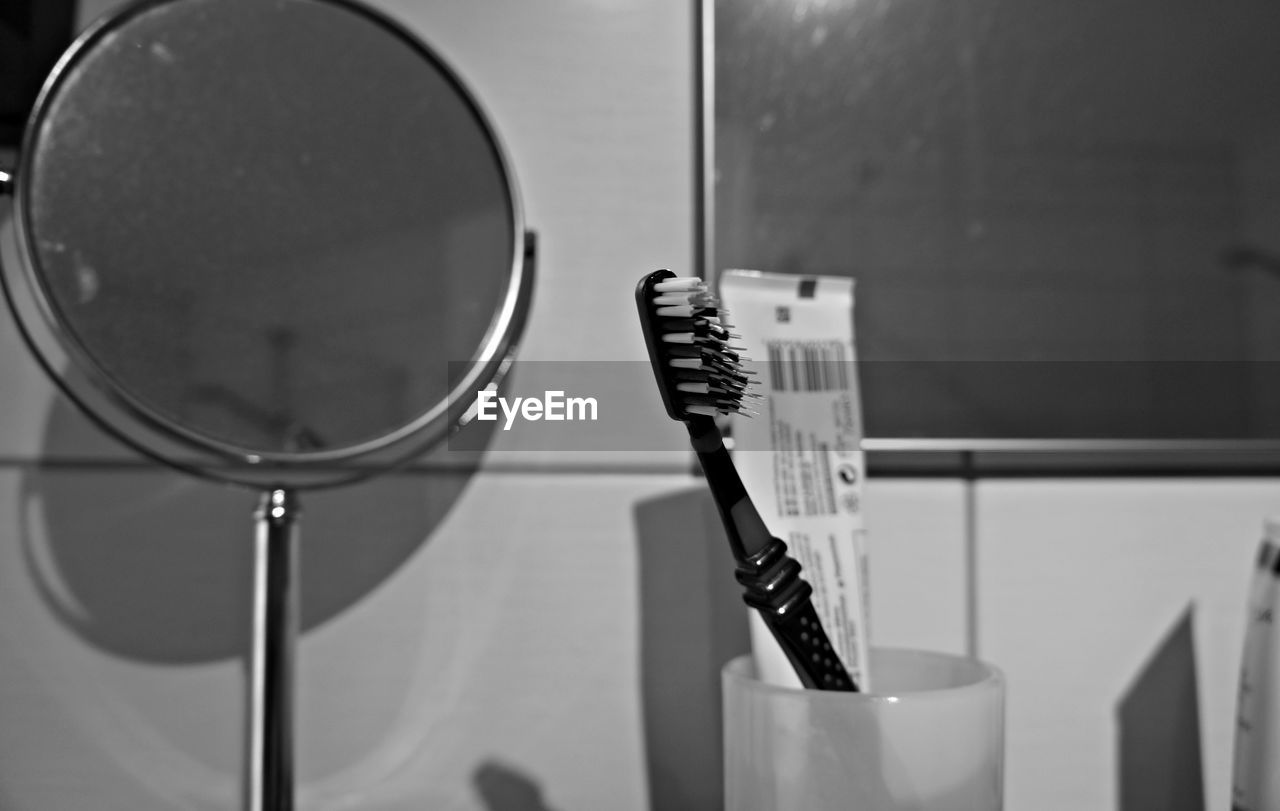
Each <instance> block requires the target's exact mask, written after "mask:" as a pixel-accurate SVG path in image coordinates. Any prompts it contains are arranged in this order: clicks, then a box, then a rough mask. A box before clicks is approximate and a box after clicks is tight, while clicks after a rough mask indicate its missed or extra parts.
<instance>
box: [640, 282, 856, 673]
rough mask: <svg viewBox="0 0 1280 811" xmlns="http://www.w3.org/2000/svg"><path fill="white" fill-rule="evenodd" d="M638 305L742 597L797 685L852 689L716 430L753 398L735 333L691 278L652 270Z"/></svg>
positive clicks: (795, 569) (808, 591)
mask: <svg viewBox="0 0 1280 811" xmlns="http://www.w3.org/2000/svg"><path fill="white" fill-rule="evenodd" d="M636 306H637V307H638V308H639V310H640V326H641V329H643V330H644V340H645V344H646V345H647V346H648V349H649V360H650V362H651V363H652V365H653V374H654V377H655V378H656V379H657V381H658V391H659V392H660V393H661V394H662V403H663V405H665V406H666V409H667V414H668V415H670V416H671V418H672V419H674V420H678V421H680V422H683V423H684V424H685V427H686V428H688V430H689V442H690V444H691V445H692V446H693V450H694V451H695V452H696V453H697V455H698V462H699V463H700V464H701V465H702V470H703V473H705V474H706V478H707V485H708V486H709V487H710V489H711V495H712V497H713V498H714V499H715V502H716V507H717V509H718V510H719V511H720V520H721V521H722V522H723V524H724V528H725V533H726V534H727V535H728V538H729V547H730V548H731V549H732V550H733V557H734V560H735V561H737V569H736V571H735V573H734V574H735V575H736V577H737V580H738V583H740V584H741V585H742V586H743V587H744V593H743V598H742V599H743V601H744V602H746V604H747V605H749V606H751V607H752V608H754V609H756V610H757V611H759V612H760V616H761V617H763V618H764V622H765V624H766V625H767V626H768V627H769V630H770V631H771V632H772V633H773V636H774V638H775V639H777V640H778V644H779V645H780V646H781V647H782V650H783V652H784V653H785V654H786V656H787V659H788V660H789V661H790V662H791V665H792V667H793V668H794V669H795V671H796V675H797V676H799V677H800V683H801V684H803V685H804V686H805V687H807V688H811V689H818V690H844V691H856V690H857V689H858V686H857V685H856V684H854V682H853V680H852V679H850V678H849V674H848V672H847V671H846V670H845V668H844V665H843V664H842V663H841V662H840V657H839V656H838V655H837V654H836V651H835V650H834V649H833V648H832V646H831V640H830V639H829V638H828V637H827V634H826V632H825V631H824V630H823V628H822V623H821V622H820V621H819V619H818V612H817V611H816V610H815V609H814V606H813V601H812V600H811V599H810V598H811V595H812V594H813V587H812V586H810V585H809V583H808V582H807V581H806V580H805V579H804V578H803V577H801V570H800V564H799V562H797V561H796V560H795V558H793V557H791V556H790V555H788V554H787V545H786V544H785V543H783V542H782V540H780V539H778V538H775V537H773V535H772V534H771V533H770V532H769V529H768V528H767V527H766V526H765V524H764V520H763V519H762V518H761V517H760V514H759V513H758V512H757V511H756V508H755V505H754V504H753V503H752V501H751V497H750V496H749V495H748V494H747V490H746V488H745V487H744V486H743V484H742V479H741V478H740V477H739V476H738V470H737V468H736V467H735V466H734V464H733V459H732V458H731V457H730V456H729V452H728V451H727V450H726V449H725V447H724V438H723V437H722V436H721V434H720V429H719V428H718V427H717V426H716V417H717V416H719V415H728V414H734V413H739V412H742V411H743V402H744V400H746V399H747V398H748V397H750V396H751V395H750V394H749V393H748V391H747V388H748V385H749V380H750V378H749V377H748V376H747V374H746V372H745V371H744V370H743V369H742V359H741V358H740V357H739V356H738V353H737V352H736V351H735V350H734V349H733V348H732V347H731V346H730V345H729V341H730V340H731V339H732V338H734V337H736V336H734V335H733V334H732V333H731V332H730V331H729V329H730V325H729V324H728V323H726V322H725V320H724V317H723V316H724V312H723V311H722V310H721V309H720V308H719V304H718V302H717V300H716V298H715V296H714V295H713V294H712V293H711V292H710V291H709V290H708V289H707V286H706V284H705V283H703V281H702V280H701V279H699V278H697V277H696V276H685V277H679V276H676V275H675V274H674V273H672V272H671V271H669V270H658V271H655V272H653V273H650V274H648V275H647V276H645V277H644V278H643V279H641V280H640V283H639V284H638V285H637V286H636Z"/></svg>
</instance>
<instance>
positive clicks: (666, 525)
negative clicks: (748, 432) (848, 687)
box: [634, 487, 750, 811]
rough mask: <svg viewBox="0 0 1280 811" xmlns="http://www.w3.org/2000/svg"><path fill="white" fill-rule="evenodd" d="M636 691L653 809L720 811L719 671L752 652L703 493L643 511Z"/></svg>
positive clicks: (647, 505) (638, 511) (728, 559)
mask: <svg viewBox="0 0 1280 811" xmlns="http://www.w3.org/2000/svg"><path fill="white" fill-rule="evenodd" d="M634 518H635V526H636V545H637V550H636V552H637V555H636V557H637V560H638V561H639V569H640V626H641V627H640V668H641V674H640V681H641V701H642V708H643V712H644V737H645V755H646V761H647V766H648V785H649V803H650V807H652V808H655V809H662V811H685V810H686V809H688V811H699V810H700V809H708V808H723V807H724V779H723V756H722V750H721V737H722V727H721V703H720V669H721V668H722V667H723V666H724V664H725V663H726V662H728V661H729V660H730V659H732V658H734V657H735V656H738V655H740V654H743V653H747V652H748V651H749V650H750V640H749V637H748V631H747V608H746V606H745V605H743V602H742V588H741V587H740V586H739V585H738V583H737V581H736V580H734V577H733V567H734V562H733V556H732V555H731V554H730V552H729V545H728V542H727V541H726V540H725V537H724V529H723V527H722V526H721V524H720V520H719V518H718V516H717V514H716V509H715V505H714V502H712V500H711V497H710V495H709V494H708V493H707V491H706V488H703V487H699V488H698V489H696V490H689V491H685V492H681V493H674V494H671V495H667V496H661V497H659V498H654V499H650V500H648V501H643V502H640V503H639V504H637V505H636V507H635V510H634Z"/></svg>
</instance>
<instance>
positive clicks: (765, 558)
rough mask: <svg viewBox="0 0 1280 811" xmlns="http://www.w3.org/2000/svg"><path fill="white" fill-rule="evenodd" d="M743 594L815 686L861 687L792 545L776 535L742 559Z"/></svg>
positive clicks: (805, 679)
mask: <svg viewBox="0 0 1280 811" xmlns="http://www.w3.org/2000/svg"><path fill="white" fill-rule="evenodd" d="M735 574H736V576H737V579H738V582H739V583H741V584H742V585H743V586H745V587H746V591H745V593H744V594H743V595H742V599H743V601H744V602H746V604H747V605H749V606H751V607H752V608H754V609H756V610H758V611H759V612H760V615H761V616H762V617H763V618H764V621H765V624H766V625H768V626H769V630H770V631H771V632H772V633H773V636H774V638H775V639H776V640H777V641H778V644H779V646H781V647H782V650H783V653H785V654H786V656H787V659H788V660H790V662H791V666H792V667H793V668H794V669H795V671H796V675H797V676H799V678H800V682H801V683H802V684H803V685H804V686H805V687H808V688H810V689H815V690H844V691H857V689H858V686H857V685H856V684H855V683H854V682H853V679H851V678H849V673H848V671H846V670H845V668H844V665H843V664H842V663H841V661H840V657H839V655H838V654H837V653H836V651H835V648H834V647H833V646H832V645H831V640H830V639H829V638H828V637H827V633H826V631H825V630H824V629H823V627H822V621H821V620H820V619H819V618H818V612H817V610H816V609H815V608H814V606H813V600H812V599H811V595H812V594H813V587H812V586H810V585H809V583H808V582H806V581H805V579H804V578H803V577H801V576H800V564H799V563H798V562H797V561H796V559H795V558H793V557H791V556H790V555H788V554H787V545H786V544H785V543H783V542H782V541H781V540H779V539H777V538H771V539H770V540H769V543H768V544H767V545H766V546H765V547H764V549H762V550H761V551H760V553H759V554H756V555H752V556H751V557H749V558H746V559H744V560H741V561H739V563H738V568H737V571H736V572H735Z"/></svg>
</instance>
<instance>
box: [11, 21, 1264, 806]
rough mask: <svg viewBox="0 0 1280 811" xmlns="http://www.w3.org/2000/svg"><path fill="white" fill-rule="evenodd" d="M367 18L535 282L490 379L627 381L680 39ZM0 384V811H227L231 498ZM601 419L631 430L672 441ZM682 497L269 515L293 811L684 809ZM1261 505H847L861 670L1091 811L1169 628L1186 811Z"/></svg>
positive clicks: (376, 503)
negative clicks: (443, 109)
mask: <svg viewBox="0 0 1280 811" xmlns="http://www.w3.org/2000/svg"><path fill="white" fill-rule="evenodd" d="M381 5H383V7H384V8H386V10H387V11H389V12H390V13H392V14H394V15H396V16H398V17H399V18H401V19H402V20H404V21H405V22H406V23H408V24H409V25H410V26H412V27H413V28H414V29H415V30H417V31H418V32H419V33H421V34H422V35H423V36H424V38H426V39H427V40H428V41H429V42H431V43H432V44H433V45H434V46H435V47H437V48H438V49H439V50H440V51H441V52H442V53H443V54H444V55H445V56H446V58H448V59H449V60H450V61H451V62H452V63H453V64H454V65H455V66H456V67H457V68H458V70H459V72H460V73H461V74H462V75H463V77H464V78H465V79H466V80H467V81H468V82H469V83H470V84H471V85H472V86H473V88H474V89H475V90H476V92H477V94H478V95H479V96H480V98H481V99H482V100H483V101H484V102H485V104H486V106H487V108H488V110H489V112H490V114H491V115H492V116H493V118H494V120H495V122H496V125H497V128H498V130H499V131H500V133H501V134H502V135H503V137H504V139H505V140H506V142H507V146H508V149H509V150H510V152H511V154H512V158H513V163H514V165H515V167H516V171H517V172H518V175H519V180H520V182H521V185H522V188H523V192H524V197H525V204H526V207H527V211H528V216H529V224H530V226H531V227H534V228H536V229H537V230H538V231H539V233H540V236H541V245H542V249H543V250H542V257H541V262H540V268H539V271H540V276H539V279H538V286H537V290H536V295H535V297H536V303H535V308H534V312H533V317H532V320H531V323H530V328H529V331H528V333H527V340H525V341H524V343H523V346H522V354H521V357H522V358H524V359H535V360H563V359H584V360H585V359H591V360H633V359H635V358H638V357H640V353H641V345H640V338H639V334H638V331H636V330H634V329H631V328H630V327H629V326H628V325H630V324H631V319H632V316H631V312H630V308H631V304H630V290H631V287H632V285H633V283H634V279H635V278H637V276H638V274H639V273H640V272H643V271H644V270H647V269H650V268H652V267H655V266H663V265H670V266H675V267H680V266H681V265H682V264H683V263H686V262H688V261H689V258H690V257H691V256H692V252H693V232H692V228H693V216H692V209H691V200H692V179H691V172H692V161H691V151H690V150H691V143H692V141H691V139H692V126H691V122H692V99H691V95H690V92H691V81H690V78H691V76H692V70H693V66H692V62H691V49H690V45H691V36H692V12H691V10H690V9H689V8H687V7H686V5H685V4H678V3H651V2H643V1H642V0H618V1H617V2H600V0H556V2H554V3H537V4H533V3H523V2H519V1H518V0H486V2H484V3H468V2H461V0H456V1H455V0H450V1H449V2H434V3H418V2H408V1H407V0H405V1H404V2H387V3H384V4H381ZM90 11H92V10H91V9H90V10H88V11H86V14H88V13H90ZM0 380H2V381H3V385H0V457H2V461H3V462H4V464H3V466H2V467H0V808H3V809H5V811H10V809H12V810H13V811H47V809H59V811H79V810H80V809H84V810H85V811H89V810H90V809H92V811H103V809H121V810H122V811H123V810H124V809H128V811H149V810H150V809H156V811H160V810H161V809H165V810H166V811H167V810H168V809H174V808H185V809H215V808H220V809H225V808H231V807H235V803H236V798H237V796H238V794H237V793H238V791H239V783H240V779H241V774H242V766H243V752H242V749H241V743H242V741H241V736H242V733H243V714H244V711H245V710H244V672H243V664H242V661H241V659H240V658H239V656H240V654H241V653H242V651H243V649H244V645H245V640H246V636H247V611H248V595H249V572H250V560H249V541H250V529H251V526H250V525H251V522H250V512H251V511H252V508H253V502H254V496H253V494H251V493H245V492H241V491H238V490H233V489H229V488H222V487H219V486H216V485H212V484H207V483H203V482H196V481H192V480H189V479H186V478H183V477H181V476H179V475H178V474H175V473H170V472H167V471H163V470H159V469H155V468H152V467H149V466H146V465H141V464H139V463H137V462H136V460H135V459H134V457H133V456H132V455H131V454H130V453H129V452H127V451H124V450H123V449H120V448H117V447H115V446H114V445H113V444H111V442H110V441H109V440H106V439H103V438H101V437H99V436H97V434H96V433H95V432H94V431H93V429H92V428H91V427H90V426H89V425H87V424H86V423H85V422H84V420H83V419H82V418H80V417H78V416H77V415H76V414H75V413H74V412H73V411H72V410H71V409H70V407H69V406H68V405H67V403H66V402H65V401H64V400H62V399H61V398H60V397H59V396H57V395H55V393H54V390H53V389H52V387H51V386H50V385H49V384H48V383H47V382H46V381H45V380H44V379H43V378H42V376H41V374H40V372H39V370H38V369H36V368H35V366H34V364H33V363H32V362H31V361H30V360H29V359H28V358H27V357H26V356H25V353H24V350H23V348H22V347H21V345H20V343H19V341H18V338H17V336H16V334H15V333H14V332H13V330H12V328H11V327H10V326H9V325H8V324H7V321H6V322H4V323H3V324H2V325H0ZM635 386H636V396H635V398H634V401H635V422H636V423H637V425H639V426H641V429H640V430H642V431H651V432H652V433H653V434H654V435H655V436H656V435H659V434H661V435H665V434H666V433H668V432H671V431H674V430H675V428H674V426H671V425H670V424H669V422H668V421H666V420H665V418H664V417H663V416H662V415H661V413H660V410H659V407H658V404H657V402H656V398H654V396H653V393H652V392H651V391H650V390H649V388H648V384H647V383H645V381H643V380H637V381H636V382H635ZM41 460H43V461H45V462H51V461H58V460H61V464H57V465H51V464H44V465H40V464H37V463H38V462H40V461H41ZM688 464H689V458H688V456H687V455H686V454H684V453H681V452H672V451H636V452H633V453H629V454H626V455H623V456H607V457H602V456H601V455H599V454H594V455H593V454H588V453H579V454H568V453H563V454H557V453H550V452H546V453H539V454H529V453H527V452H521V451H514V450H508V451H502V449H501V448H499V449H498V450H497V452H495V453H494V454H492V455H491V456H490V459H489V464H488V465H487V466H486V467H485V468H484V469H482V470H481V471H480V472H477V473H474V474H466V473H414V474H397V475H394V476H391V477H387V478H384V479H380V480H376V481H374V482H370V483H368V484H364V485H360V486H357V487H352V488H347V489H343V490H337V491H333V492H326V493H316V494H312V495H306V496H304V500H303V507H304V517H303V525H302V526H303V530H302V532H303V543H302V548H303V554H302V561H303V562H302V593H303V605H302V614H303V626H304V631H305V633H304V636H303V639H302V641H301V645H300V661H299V666H300V688H299V689H300V707H299V747H300V749H299V777H300V798H301V806H302V807H303V808H310V809H362V811H363V810H365V809H370V810H375V811H378V810H386V811H408V810H409V809H414V811H417V809H422V808H433V809H435V808H440V809H468V810H471V809H474V810H476V811H479V810H480V809H486V810H487V811H531V810H533V809H539V808H543V807H546V808H557V809H565V810H566V811H568V810H569V809H582V810H583V811H586V810H587V809H591V810H592V811H594V810H595V809H606V808H607V809H611V810H612V809H618V810H619V811H626V809H636V810H637V811H639V809H645V808H649V807H652V808H655V809H664V811H665V809H680V808H690V809H702V808H708V807H714V805H712V803H714V800H715V798H716V797H717V796H718V795H717V787H716V780H717V779H718V778H717V776H716V774H715V772H714V753H715V746H716V741H715V731H714V730H715V727H714V720H715V712H716V704H717V701H718V697H717V695H716V692H715V690H716V685H715V668H716V667H717V666H718V664H719V662H720V661H723V658H724V657H725V656H728V655H729V654H731V653H732V652H733V651H734V650H737V649H740V648H741V645H742V643H743V629H742V627H741V624H740V620H741V615H740V614H737V613H736V611H737V608H736V605H735V603H734V598H733V596H732V590H733V584H732V583H731V582H729V579H728V574H727V570H726V569H725V567H724V566H723V555H724V550H723V548H722V544H721V542H720V541H719V539H718V538H717V537H716V530H715V523H714V519H713V516H712V514H711V510H710V508H709V507H708V505H707V503H706V500H705V498H704V497H703V495H702V488H701V485H700V483H699V482H698V481H697V480H695V479H693V478H692V477H690V476H689V475H687V473H686V471H687V469H688ZM1274 488H1275V483H1274V482H1240V481H1236V482H1198V481H1186V482H1176V483H1161V482H1140V481H1127V482H1053V481H1043V482H983V483H981V484H978V485H974V484H972V483H966V482H961V481H945V480H875V481H872V482H871V483H870V484H869V489H868V494H867V504H868V511H869V513H868V521H869V529H870V533H871V540H870V543H871V556H872V577H873V582H874V595H873V604H872V621H873V638H874V640H875V641H876V642H878V643H880V644H893V645H907V646H917V647H928V648H935V649H941V650H950V651H964V650H966V649H967V648H969V647H971V646H972V645H974V644H976V646H977V651H978V652H979V653H980V654H982V655H983V656H985V657H987V658H989V659H991V660H992V661H994V662H995V663H997V664H999V665H1001V666H1003V667H1004V668H1005V670H1006V672H1007V673H1008V675H1009V678H1010V693H1009V756H1008V767H1009V768H1008V787H1009V790H1008V791H1009V796H1008V803H1007V806H1008V807H1010V808H1017V809H1021V808H1035V809H1048V811H1055V809H1061V810H1062V811H1067V809H1078V808H1098V809H1106V808H1111V807H1116V806H1115V802H1116V797H1117V796H1118V790H1117V785H1118V781H1119V780H1120V774H1119V772H1120V769H1119V768H1118V762H1119V760H1118V756H1117V749H1118V748H1119V747H1118V746H1117V745H1116V744H1115V741H1116V740H1117V734H1118V733H1117V730H1116V718H1117V706H1118V704H1119V703H1120V702H1122V701H1123V699H1124V697H1125V695H1126V691H1127V688H1128V687H1129V686H1130V685H1131V684H1133V683H1134V681H1135V679H1136V678H1137V677H1138V676H1139V675H1141V674H1142V673H1144V672H1145V671H1146V669H1149V668H1146V667H1145V666H1146V664H1147V663H1148V660H1149V659H1151V657H1152V655H1153V653H1154V652H1156V651H1157V649H1160V648H1161V645H1162V643H1163V642H1164V641H1165V639H1166V638H1167V637H1168V635H1169V634H1170V633H1171V632H1172V631H1174V630H1176V629H1177V628H1179V627H1181V626H1179V625H1178V623H1179V622H1180V621H1181V620H1182V618H1183V617H1184V616H1186V615H1187V612H1188V611H1190V616H1191V618H1192V619H1191V630H1192V632H1193V637H1194V640H1195V645H1196V653H1197V658H1196V659H1195V660H1194V665H1193V667H1194V672H1195V673H1196V675H1197V676H1198V685H1199V696H1200V700H1199V719H1200V729H1201V731H1202V733H1203V745H1204V754H1203V756H1204V761H1205V763H1206V766H1207V770H1206V775H1207V777H1206V782H1205V788H1206V791H1207V792H1208V793H1209V794H1210V797H1211V800H1214V801H1216V800H1219V799H1220V798H1222V797H1224V796H1225V791H1226V764H1227V758H1228V757H1229V729H1230V709H1231V704H1232V700H1233V690H1234V676H1233V673H1234V668H1235V660H1236V651H1237V650H1238V648H1239V640H1240V636H1241V633H1242V628H1243V603H1242V599H1243V597H1242V594H1241V590H1242V588H1243V585H1244V581H1245V578H1246V576H1247V573H1248V566H1249V562H1250V560H1251V558H1252V549H1253V545H1254V543H1255V538H1256V536H1257V534H1258V527H1259V523H1260V520H1261V516H1262V515H1264V514H1265V513H1266V512H1268V511H1269V509H1270V505H1271V504H1272V502H1273V500H1275V501H1280V499H1275V498H1274V496H1273V493H1272V491H1273V489H1274ZM726 606H728V608H726ZM973 617H976V619H977V625H970V618H973ZM1068 764H1078V765H1074V766H1073V765H1068ZM1149 776H1150V775H1149ZM1211 805H1213V806H1220V803H1218V802H1212V803H1211Z"/></svg>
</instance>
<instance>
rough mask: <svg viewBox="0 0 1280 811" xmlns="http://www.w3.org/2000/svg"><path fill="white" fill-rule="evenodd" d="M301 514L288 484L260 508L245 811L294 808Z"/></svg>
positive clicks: (264, 497) (272, 492)
mask: <svg viewBox="0 0 1280 811" xmlns="http://www.w3.org/2000/svg"><path fill="white" fill-rule="evenodd" d="M297 517H298V500H297V497H296V496H295V495H294V493H293V492H292V491H289V490H285V489H282V488H277V489H272V490H268V491H266V492H264V493H263V494H262V500H261V501H260V502H259V505H258V509H257V511H256V512H255V514H254V518H255V519H256V520H257V528H256V534H255V538H254V558H253V640H252V644H253V648H252V650H251V652H250V659H249V729H248V733H249V747H248V754H249V758H248V764H247V779H246V780H245V788H246V797H245V809H246V811H293V715H294V695H293V692H294V691H293V685H294V648H295V645H296V642H297V630H298V577H297V575H298V562H297V561H298V532H297Z"/></svg>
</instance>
